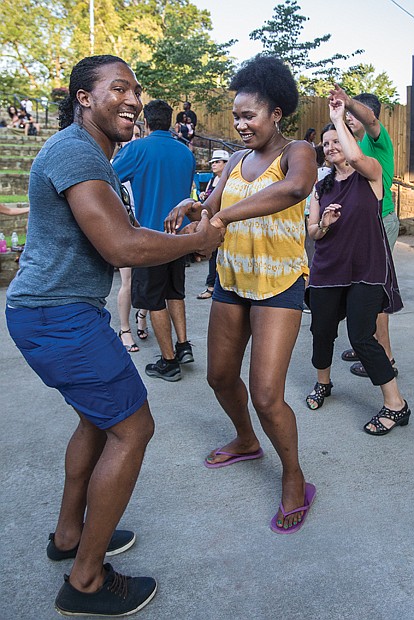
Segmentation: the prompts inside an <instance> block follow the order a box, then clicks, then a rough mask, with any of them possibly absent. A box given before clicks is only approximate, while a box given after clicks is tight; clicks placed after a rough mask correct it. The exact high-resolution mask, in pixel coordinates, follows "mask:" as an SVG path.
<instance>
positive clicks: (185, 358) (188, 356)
mask: <svg viewBox="0 0 414 620" xmlns="http://www.w3.org/2000/svg"><path fill="white" fill-rule="evenodd" d="M175 358H176V360H177V362H178V363H179V364H189V363H190V362H194V357H193V348H192V346H191V343H190V342H189V341H188V340H186V342H176V343H175Z"/></svg>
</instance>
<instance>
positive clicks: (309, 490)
mask: <svg viewBox="0 0 414 620" xmlns="http://www.w3.org/2000/svg"><path fill="white" fill-rule="evenodd" d="M315 495H316V487H315V485H314V484H311V483H310V482H306V484H305V501H304V504H305V505H304V506H302V507H301V508H295V509H294V510H291V511H290V512H285V509H284V508H283V504H282V502H280V505H279V508H280V510H281V512H282V514H283V516H284V517H288V516H289V515H292V514H294V513H295V512H303V516H302V520H301V521H300V523H297V524H296V525H292V527H289V528H288V529H286V530H285V528H283V527H278V526H277V513H276V514H275V516H274V517H273V519H272V520H271V522H270V529H271V530H273V532H277V533H278V534H294V533H295V532H297V531H298V530H300V528H301V527H302V525H303V524H304V523H305V521H306V517H307V516H308V512H309V508H310V507H311V506H312V503H313V500H314V499H315Z"/></svg>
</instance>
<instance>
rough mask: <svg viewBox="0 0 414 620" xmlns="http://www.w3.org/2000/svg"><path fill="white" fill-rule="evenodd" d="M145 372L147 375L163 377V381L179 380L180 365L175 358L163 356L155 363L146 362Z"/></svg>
mask: <svg viewBox="0 0 414 620" xmlns="http://www.w3.org/2000/svg"><path fill="white" fill-rule="evenodd" d="M145 373H146V374H147V375H148V376H149V377H156V378H157V379H164V381H179V380H180V379H181V370H180V365H179V363H178V362H177V361H176V360H165V359H164V358H163V357H160V359H159V360H158V361H157V362H155V364H147V365H146V366H145Z"/></svg>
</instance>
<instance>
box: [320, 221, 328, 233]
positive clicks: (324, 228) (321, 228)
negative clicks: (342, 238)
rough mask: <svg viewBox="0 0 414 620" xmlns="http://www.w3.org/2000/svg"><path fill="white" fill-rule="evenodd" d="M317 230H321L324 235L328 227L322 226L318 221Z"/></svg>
mask: <svg viewBox="0 0 414 620" xmlns="http://www.w3.org/2000/svg"><path fill="white" fill-rule="evenodd" d="M318 228H319V230H321V231H322V232H323V233H324V234H325V233H326V232H328V230H329V226H322V220H319V222H318Z"/></svg>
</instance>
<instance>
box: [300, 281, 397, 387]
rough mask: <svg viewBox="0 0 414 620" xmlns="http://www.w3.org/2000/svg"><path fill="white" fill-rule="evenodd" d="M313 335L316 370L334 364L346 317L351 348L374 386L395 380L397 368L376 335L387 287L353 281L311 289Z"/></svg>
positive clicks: (313, 361)
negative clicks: (337, 341)
mask: <svg viewBox="0 0 414 620" xmlns="http://www.w3.org/2000/svg"><path fill="white" fill-rule="evenodd" d="M308 291H309V307H310V309H311V311H312V323H311V327H310V330H311V332H312V335H313V352H312V364H313V366H314V367H315V368H317V369H320V370H322V369H324V368H328V367H329V366H331V364H332V356H333V348H334V342H335V340H336V338H337V337H338V325H339V322H340V321H341V320H342V319H344V318H345V317H346V318H347V330H348V337H349V341H350V343H351V346H352V348H353V349H354V351H355V352H356V353H357V355H358V357H359V359H360V360H361V363H362V364H363V366H364V368H365V370H366V371H367V373H368V376H369V378H370V379H371V381H372V383H373V384H374V385H384V384H385V383H388V382H389V381H391V380H392V379H394V377H395V375H394V371H393V368H392V365H391V362H390V361H389V359H388V357H387V355H386V353H385V351H384V348H383V347H382V346H381V345H380V344H379V342H378V341H377V340H376V339H375V338H374V334H375V331H376V321H377V316H378V314H379V313H380V312H382V308H383V302H384V295H385V292H384V288H383V286H382V285H381V284H351V285H350V286H335V287H322V288H315V287H312V286H310V287H309V289H308Z"/></svg>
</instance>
